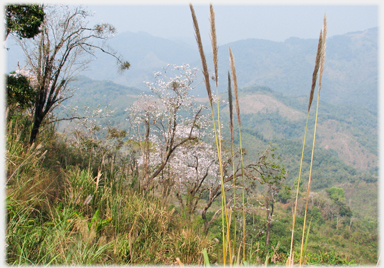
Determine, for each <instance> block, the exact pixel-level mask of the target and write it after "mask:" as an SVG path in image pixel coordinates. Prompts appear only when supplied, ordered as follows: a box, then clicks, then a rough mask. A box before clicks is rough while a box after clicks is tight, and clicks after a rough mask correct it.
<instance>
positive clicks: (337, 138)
mask: <svg viewBox="0 0 384 268" xmlns="http://www.w3.org/2000/svg"><path fill="white" fill-rule="evenodd" d="M71 85H72V86H74V87H77V88H78V90H77V92H76V93H75V95H74V97H73V98H71V99H69V100H68V101H67V102H66V103H65V105H68V106H78V107H81V105H87V106H90V107H97V106H100V107H105V106H109V108H110V109H111V110H113V111H114V114H113V117H108V118H105V119H103V120H104V121H103V122H104V124H108V125H109V126H113V127H116V128H119V129H122V130H128V129H129V127H128V122H127V121H126V120H125V119H126V113H125V111H124V110H125V109H126V108H128V107H129V106H130V105H131V104H132V103H133V102H134V101H135V100H136V99H137V98H138V95H139V94H140V93H141V92H142V91H140V90H138V89H135V88H129V87H125V86H122V85H118V84H115V83H113V82H111V81H95V80H91V79H88V78H85V77H82V78H80V79H79V80H77V81H75V82H73V83H72V84H71ZM223 98H224V99H226V98H227V96H226V95H223ZM239 99H240V100H239V102H240V106H241V114H242V124H243V128H242V132H243V146H244V147H245V148H246V149H247V151H248V154H250V157H251V158H252V157H256V156H257V153H258V152H260V151H262V150H263V149H265V148H266V146H268V144H272V145H273V146H275V147H276V148H277V152H278V153H279V155H280V156H281V159H282V160H281V162H282V163H283V164H284V165H285V166H286V168H287V170H289V172H290V173H289V176H288V179H287V182H288V183H289V184H290V185H293V181H294V179H295V178H296V177H297V174H298V171H299V162H300V157H301V150H302V139H303V135H304V127H305V120H306V110H307V97H305V96H287V95H284V94H281V93H278V92H275V91H273V90H271V89H270V88H267V87H248V88H244V89H241V90H240V95H239ZM196 101H197V102H201V103H206V102H207V98H196ZM315 101H316V100H315ZM221 110H222V112H221V116H222V118H223V122H227V121H228V106H227V105H222V106H221ZM319 110H320V111H319V113H320V114H319V119H318V131H317V140H316V153H315V163H314V177H315V178H316V179H314V181H313V183H312V189H314V190H316V191H319V190H321V189H325V188H329V187H331V186H335V185H339V186H340V185H344V186H345V187H347V188H348V189H349V190H348V192H347V195H349V196H353V195H355V194H359V195H363V193H364V192H366V191H368V192H370V193H371V194H370V195H371V196H372V193H375V190H373V189H377V186H376V181H377V170H378V135H377V133H378V126H377V116H376V115H375V113H372V112H370V111H368V110H366V109H363V108H356V107H354V106H351V105H333V104H329V103H326V102H323V101H320V109H319ZM309 122H310V125H309V130H308V133H309V134H308V135H307V147H306V154H305V157H304V166H303V172H304V177H306V176H307V175H308V172H309V163H310V151H311V146H310V144H312V134H311V133H313V124H314V109H312V112H311V114H310V121H309ZM224 131H225V132H224V135H225V136H224V138H225V139H228V137H229V136H228V135H229V133H228V128H227V126H224ZM235 133H236V131H235ZM236 142H238V137H237V136H236ZM363 182H364V183H366V185H368V186H367V187H365V188H364V187H363V188H361V187H358V188H356V189H354V188H353V185H355V184H356V185H359V184H361V183H363ZM353 189H354V190H353ZM356 191H357V192H356ZM372 191H373V192H372ZM376 194H377V193H376ZM372 197H373V196H372ZM370 200H371V201H372V202H371V205H372V209H373V211H377V202H374V201H375V200H376V198H372V199H370ZM351 208H352V209H353V210H355V209H356V211H357V208H360V207H359V204H358V203H354V204H352V205H351ZM359 213H363V214H364V215H365V213H364V212H359Z"/></svg>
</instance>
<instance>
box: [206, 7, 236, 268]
mask: <svg viewBox="0 0 384 268" xmlns="http://www.w3.org/2000/svg"><path fill="white" fill-rule="evenodd" d="M209 18H210V25H211V45H212V54H213V65H214V67H215V82H216V83H215V84H216V95H217V104H216V107H217V124H218V128H217V129H218V141H219V148H218V155H219V164H220V177H221V191H222V195H221V196H222V212H221V213H222V222H223V224H224V223H226V225H227V226H226V227H227V233H226V235H227V240H226V242H227V243H228V250H229V260H231V259H232V254H231V237H230V222H229V220H228V211H227V202H226V197H225V188H224V175H223V162H222V144H221V122H220V99H219V80H218V78H219V77H218V49H217V37H216V26H215V12H214V10H213V7H212V4H211V5H210V16H209ZM224 216H225V219H224ZM223 233H224V229H223ZM223 241H224V240H223ZM225 244H226V243H225ZM224 251H225V252H224V256H226V254H227V253H226V248H225V247H224ZM225 264H226V262H225V261H224V265H225Z"/></svg>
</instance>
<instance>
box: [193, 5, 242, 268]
mask: <svg viewBox="0 0 384 268" xmlns="http://www.w3.org/2000/svg"><path fill="white" fill-rule="evenodd" d="M190 9H191V14H192V19H193V25H194V29H195V37H196V41H197V45H198V48H199V53H200V58H201V62H202V68H203V75H204V81H205V85H206V90H207V94H208V98H209V101H210V107H211V114H212V122H213V126H214V132H215V141H216V147H217V154H218V159H219V165H220V180H221V192H222V195H221V196H222V204H221V210H222V238H223V264H224V265H225V264H226V263H227V258H226V254H227V251H228V252H229V263H230V264H232V261H233V258H232V248H231V246H232V245H231V244H232V239H231V234H230V227H231V218H232V215H231V214H230V213H232V212H231V211H230V212H228V210H227V202H226V197H225V188H224V179H223V162H222V144H221V122H220V105H219V103H220V102H219V89H218V60H217V58H218V49H217V37H216V28H215V16H214V10H213V7H212V5H210V26H211V44H212V54H213V64H214V69H215V85H216V93H217V103H216V107H217V125H218V127H217V128H216V121H215V115H214V111H213V98H212V93H211V87H210V83H209V73H208V68H207V63H206V59H205V54H204V49H203V45H202V41H201V36H200V30H199V26H198V22H197V19H196V15H195V11H194V8H193V6H192V4H190ZM229 52H230V60H231V64H230V69H231V74H232V77H233V83H234V92H235V100H236V112H237V119H238V123H239V136H240V155H241V172H242V178H243V187H242V188H243V195H242V201H243V224H242V225H243V232H242V233H243V241H242V243H241V245H242V247H243V251H242V252H243V260H245V251H246V249H245V225H246V221H245V181H244V167H243V151H242V142H241V120H240V106H239V97H238V87H237V78H236V70H235V63H234V57H233V54H232V51H231V49H230V48H229ZM228 94H229V102H230V116H231V120H230V129H231V137H232V158H233V159H232V160H234V146H233V144H234V138H233V112H232V93H231V82H230V75H229V73H228ZM233 167H234V161H233ZM233 172H234V168H233ZM234 177H235V176H234ZM235 182H236V180H235V179H234V182H233V185H234V186H235ZM234 189H235V188H234ZM233 194H234V197H233V198H234V202H235V201H236V200H235V199H236V198H235V190H234V193H233ZM225 228H226V229H225ZM234 238H235V239H234V240H236V218H235V235H234ZM234 243H235V242H234ZM234 249H235V248H234ZM239 250H240V248H239ZM233 254H234V253H233ZM238 260H240V256H238Z"/></svg>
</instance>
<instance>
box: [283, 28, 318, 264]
mask: <svg viewBox="0 0 384 268" xmlns="http://www.w3.org/2000/svg"><path fill="white" fill-rule="evenodd" d="M322 46H323V31H320V36H319V42H318V45H317V52H316V60H315V67H314V70H313V75H312V86H311V92H310V95H309V102H308V113H307V121H306V124H305V132H304V141H303V148H302V152H301V159H300V169H299V178H298V182H297V191H296V200H295V208H294V212H293V217H292V218H293V219H292V237H291V247H290V254H289V264H290V265H293V262H294V257H293V241H294V233H295V222H296V212H297V203H298V198H299V189H300V182H301V172H302V167H303V159H304V151H305V141H306V139H307V130H308V120H309V112H310V110H311V105H312V100H313V95H314V92H315V87H316V82H317V75H318V72H319V66H320V60H321V54H322V53H321V51H322Z"/></svg>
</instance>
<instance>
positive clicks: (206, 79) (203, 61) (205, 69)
mask: <svg viewBox="0 0 384 268" xmlns="http://www.w3.org/2000/svg"><path fill="white" fill-rule="evenodd" d="M189 7H190V9H191V13H192V20H193V27H194V29H195V37H196V42H197V46H198V48H199V53H200V58H201V64H202V66H203V75H204V82H205V87H206V89H207V93H208V98H209V102H210V104H211V106H212V92H211V85H210V84H209V73H208V67H207V60H206V59H205V55H204V49H203V43H202V42H201V36H200V30H199V24H198V23H197V18H196V14H195V10H194V8H193V6H192V4H189Z"/></svg>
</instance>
